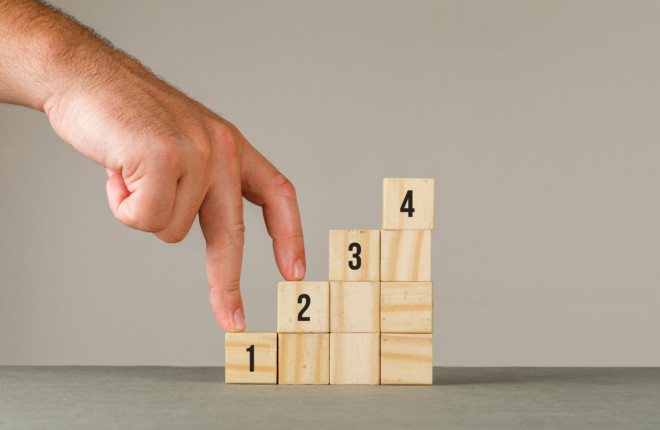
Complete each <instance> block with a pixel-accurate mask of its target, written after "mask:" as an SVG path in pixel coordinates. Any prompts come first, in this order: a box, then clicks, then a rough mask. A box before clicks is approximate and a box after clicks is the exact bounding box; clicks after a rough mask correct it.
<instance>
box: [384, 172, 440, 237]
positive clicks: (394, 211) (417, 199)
mask: <svg viewBox="0 0 660 430" xmlns="http://www.w3.org/2000/svg"><path fill="white" fill-rule="evenodd" d="M434 193H435V179H432V178H385V179H383V230H433V212H434V210H433V206H434Z"/></svg>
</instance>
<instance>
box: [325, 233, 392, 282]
mask: <svg viewBox="0 0 660 430" xmlns="http://www.w3.org/2000/svg"><path fill="white" fill-rule="evenodd" d="M330 280H331V281H379V280H380V230H330Z"/></svg>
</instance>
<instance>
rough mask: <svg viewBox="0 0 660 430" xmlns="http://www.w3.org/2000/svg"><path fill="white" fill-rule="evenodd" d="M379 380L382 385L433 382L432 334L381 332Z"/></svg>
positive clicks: (425, 383) (427, 383)
mask: <svg viewBox="0 0 660 430" xmlns="http://www.w3.org/2000/svg"><path fill="white" fill-rule="evenodd" d="M380 382H381V384H383V385H431V384H433V335H431V334H389V333H387V334H386V333H383V334H381V336H380Z"/></svg>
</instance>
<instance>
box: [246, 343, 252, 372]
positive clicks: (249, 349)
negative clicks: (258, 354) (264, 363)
mask: <svg viewBox="0 0 660 430" xmlns="http://www.w3.org/2000/svg"><path fill="white" fill-rule="evenodd" d="M245 350H246V351H247V352H249V353H250V372H254V345H250V347H249V348H245Z"/></svg>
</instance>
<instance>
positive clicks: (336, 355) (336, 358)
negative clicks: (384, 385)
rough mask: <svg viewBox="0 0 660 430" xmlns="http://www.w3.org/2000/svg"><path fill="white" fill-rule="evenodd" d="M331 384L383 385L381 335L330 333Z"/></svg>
mask: <svg viewBox="0 0 660 430" xmlns="http://www.w3.org/2000/svg"><path fill="white" fill-rule="evenodd" d="M330 383H331V384H369V385H378V384H379V383H380V334H378V333H330Z"/></svg>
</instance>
